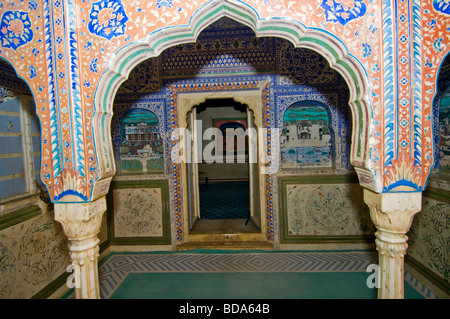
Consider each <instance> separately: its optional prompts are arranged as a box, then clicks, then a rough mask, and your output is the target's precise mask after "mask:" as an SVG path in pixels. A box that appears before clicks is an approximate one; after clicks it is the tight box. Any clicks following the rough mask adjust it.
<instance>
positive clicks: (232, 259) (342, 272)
mask: <svg viewBox="0 0 450 319" xmlns="http://www.w3.org/2000/svg"><path fill="white" fill-rule="evenodd" d="M376 263H377V253H376V252H371V251H345V252H340V251H339V252H329V251H326V252H266V251H215V250H212V251H210V250H195V251H188V252H149V253H113V254H111V255H110V256H108V257H107V258H105V259H104V260H103V261H102V262H101V264H100V265H99V281H100V291H101V298H102V299H109V298H144V299H145V298H155V299H158V298H164V296H165V298H174V297H173V296H175V298H187V297H189V298H219V297H214V295H211V293H209V295H208V294H207V293H206V294H205V289H207V288H208V286H215V287H216V288H215V289H216V290H217V287H220V286H221V285H225V284H226V285H231V284H232V283H233V282H236V283H237V284H239V283H240V284H243V285H244V286H245V285H247V286H248V283H256V282H258V283H259V286H258V285H255V287H254V289H255V290H254V291H257V290H258V287H259V290H260V291H259V292H258V293H259V295H261V294H260V293H261V290H264V289H267V287H270V286H271V285H272V286H276V287H278V288H277V289H280V291H281V290H283V285H282V284H281V285H280V283H281V282H285V283H286V285H287V286H286V288H287V287H288V286H289V285H291V286H292V285H294V284H295V283H296V282H298V285H304V286H305V285H307V286H308V287H309V286H316V287H319V288H320V287H322V286H323V285H324V283H325V285H331V287H338V288H339V287H340V288H339V289H344V290H345V289H348V288H346V284H345V280H347V282H348V280H357V281H358V285H359V286H361V287H359V288H358V289H365V290H366V291H368V290H371V292H370V293H369V295H368V296H369V298H370V296H372V295H374V296H375V297H376V293H375V292H374V291H375V290H374V289H369V288H367V285H366V278H367V277H368V276H369V273H367V272H366V269H367V267H368V266H369V265H370V264H376ZM349 276H351V277H349ZM355 276H356V277H355ZM327 278H329V279H327ZM346 278H347V279H346ZM349 278H353V279H349ZM355 278H356V279H355ZM357 278H359V279H357ZM246 280H248V282H246ZM312 282H315V283H316V284H312ZM192 283H195V285H192ZM321 285H322V286H321ZM350 285H351V284H350ZM304 286H303V287H304ZM363 286H364V287H363ZM189 287H191V288H189ZM300 287H301V286H300ZM196 288H197V289H200V290H201V291H198V290H196ZM292 288H295V286H292ZM177 289H178V290H177ZM180 290H183V291H180ZM329 290H330V289H328V292H329ZM119 291H120V292H119ZM127 291H128V293H127ZM155 291H156V292H158V291H159V292H158V293H157V294H156V295H155ZM286 291H287V289H284V293H286ZM130 292H132V293H131V294H130ZM174 292H175V294H174ZM177 292H179V294H177ZM407 292H408V295H409V296H413V297H411V299H416V298H427V299H428V298H430V299H434V298H436V296H435V295H434V294H433V293H432V292H431V291H430V290H429V289H428V288H426V287H425V286H423V285H422V284H421V283H420V282H419V281H418V280H416V279H415V278H414V277H412V276H411V275H410V274H409V273H406V274H405V298H406V297H407V296H406V293H407ZM164 293H166V295H164ZM183 293H184V294H183ZM242 293H244V292H242ZM258 293H257V294H256V295H254V296H259V295H258ZM316 293H317V292H316ZM335 293H337V296H339V292H338V291H337V292H335ZM167 294H168V295H167ZM248 294H252V292H251V291H250V292H248ZM248 294H247V295H243V296H244V297H243V298H252V297H249V295H248ZM285 295H286V294H278V296H280V297H281V298H283V296H285ZM221 296H223V297H224V298H226V295H225V294H224V295H221ZM233 296H234V297H235V298H239V295H233ZM245 296H247V297H245ZM250 296H251V295H250ZM261 296H263V297H264V296H265V295H261ZM286 296H289V295H286ZM292 296H293V298H297V297H298V298H301V297H302V296H306V297H305V298H310V297H308V296H311V295H301V294H294V295H292ZM327 296H329V297H328V298H334V297H333V296H336V295H333V294H329V295H327V294H325V295H322V296H321V297H324V298H327ZM341 296H343V295H341ZM357 296H358V295H356V297H352V295H351V294H350V295H348V298H358V297H357ZM321 297H319V298H321ZM68 298H73V294H72V297H71V296H68ZM265 298H267V296H266V297H265ZM278 298H279V297H278ZM287 298H289V297H287ZM311 298H314V297H311ZM341 298H345V296H344V297H341Z"/></svg>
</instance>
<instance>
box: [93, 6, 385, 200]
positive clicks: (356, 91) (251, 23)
mask: <svg viewBox="0 0 450 319" xmlns="http://www.w3.org/2000/svg"><path fill="white" fill-rule="evenodd" d="M222 17H228V18H231V19H233V20H236V21H237V22H239V23H242V24H243V25H245V26H248V27H250V28H251V29H252V30H253V31H254V32H255V35H256V36H257V37H263V36H264V37H280V38H283V39H287V40H289V41H290V42H292V43H293V44H294V46H295V47H302V48H307V49H312V50H314V51H316V52H318V53H320V54H321V55H322V56H324V57H325V58H326V60H327V61H328V63H329V64H330V66H331V67H332V68H333V69H335V70H337V71H338V72H339V73H340V74H341V75H342V77H343V78H344V79H345V81H346V82H347V85H348V87H349V90H350V101H349V106H350V108H351V111H352V115H353V123H352V125H353V128H352V132H353V135H352V142H353V143H352V149H351V163H352V165H353V166H354V167H355V168H356V169H357V172H358V174H359V176H360V181H361V184H363V185H364V186H366V187H368V188H370V189H373V190H380V185H381V180H380V174H376V173H375V172H374V171H373V169H372V167H371V162H370V156H371V152H370V145H369V140H370V136H371V134H372V133H371V127H372V126H371V119H372V107H371V104H370V99H369V92H370V89H369V81H368V77H367V73H366V72H365V70H364V67H363V66H362V65H361V63H359V61H358V60H357V59H356V58H355V57H354V56H352V55H351V54H349V52H348V50H347V48H346V47H345V45H344V43H343V42H342V41H341V40H340V39H339V38H338V37H337V36H335V35H333V34H331V33H329V32H326V31H324V30H321V29H317V28H308V27H306V26H304V25H303V24H302V23H300V22H298V21H296V20H292V19H288V18H276V19H259V17H258V14H257V12H256V11H255V10H254V9H253V8H252V7H250V6H249V5H247V4H245V3H242V2H236V1H230V0H224V1H212V2H210V3H208V4H206V5H205V6H203V7H202V8H201V9H200V10H199V11H197V12H196V13H195V15H194V16H193V17H192V18H191V20H190V23H189V24H188V25H184V26H176V27H170V28H164V29H161V30H158V31H156V32H154V33H152V34H150V35H149V36H148V37H147V38H145V39H143V40H142V41H136V42H133V43H130V44H128V45H127V46H124V47H122V48H121V49H120V50H119V51H118V52H117V53H116V54H115V56H114V57H113V58H112V59H111V61H110V63H109V68H108V69H107V70H106V71H105V73H104V74H103V75H102V77H101V79H100V81H99V83H98V85H97V89H96V93H95V98H94V104H95V116H94V118H93V131H94V136H95V140H96V152H97V158H98V162H99V165H98V173H99V176H98V180H97V182H96V183H98V184H99V185H104V184H108V183H109V180H110V179H111V178H112V176H113V175H114V173H115V165H114V159H113V153H112V143H111V134H110V121H111V117H112V111H113V110H112V106H113V99H114V96H115V93H116V92H117V90H118V88H119V87H120V85H121V84H122V83H123V82H124V81H125V80H126V79H127V77H128V74H129V73H130V71H131V70H132V69H133V68H134V67H135V66H136V65H137V64H139V63H140V62H142V61H144V60H146V59H148V58H151V57H156V56H158V55H159V54H160V53H161V52H162V51H164V50H165V49H167V48H169V47H172V46H175V45H179V44H184V43H190V42H195V40H196V38H197V36H198V35H199V34H200V32H201V31H202V30H203V29H204V28H205V27H207V26H208V25H210V24H211V23H213V22H215V21H217V20H218V19H220V18H222ZM372 155H373V154H372ZM100 189H103V187H101V188H100ZM102 195H104V194H103V193H102V192H101V191H94V192H93V198H92V199H95V198H98V197H99V196H102Z"/></svg>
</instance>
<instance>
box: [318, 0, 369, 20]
mask: <svg viewBox="0 0 450 319" xmlns="http://www.w3.org/2000/svg"><path fill="white" fill-rule="evenodd" d="M320 6H321V7H322V8H323V9H324V11H325V17H326V20H327V21H330V22H339V23H340V24H342V25H346V24H347V23H348V22H349V21H351V20H354V19H357V18H360V17H362V16H363V15H364V14H365V13H366V10H367V7H366V4H365V3H364V0H323V1H322V4H321V5H320Z"/></svg>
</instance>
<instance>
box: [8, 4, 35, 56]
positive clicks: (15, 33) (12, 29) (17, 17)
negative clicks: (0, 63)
mask: <svg viewBox="0 0 450 319" xmlns="http://www.w3.org/2000/svg"><path fill="white" fill-rule="evenodd" d="M32 39H33V30H32V29H31V21H30V18H29V17H28V13H26V12H23V11H6V12H5V13H3V15H2V19H1V21H0V41H1V45H2V46H3V47H4V48H12V49H14V50H16V49H17V48H18V47H20V46H22V45H24V44H26V43H28V42H30V41H31V40H32Z"/></svg>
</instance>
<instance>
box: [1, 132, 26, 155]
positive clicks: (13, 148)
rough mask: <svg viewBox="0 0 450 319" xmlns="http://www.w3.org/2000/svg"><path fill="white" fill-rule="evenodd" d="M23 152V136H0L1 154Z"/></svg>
mask: <svg viewBox="0 0 450 319" xmlns="http://www.w3.org/2000/svg"><path fill="white" fill-rule="evenodd" d="M16 153H22V137H21V136H0V154H16Z"/></svg>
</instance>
